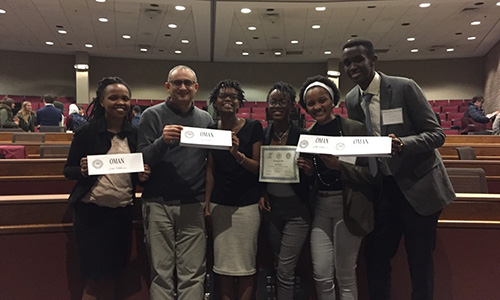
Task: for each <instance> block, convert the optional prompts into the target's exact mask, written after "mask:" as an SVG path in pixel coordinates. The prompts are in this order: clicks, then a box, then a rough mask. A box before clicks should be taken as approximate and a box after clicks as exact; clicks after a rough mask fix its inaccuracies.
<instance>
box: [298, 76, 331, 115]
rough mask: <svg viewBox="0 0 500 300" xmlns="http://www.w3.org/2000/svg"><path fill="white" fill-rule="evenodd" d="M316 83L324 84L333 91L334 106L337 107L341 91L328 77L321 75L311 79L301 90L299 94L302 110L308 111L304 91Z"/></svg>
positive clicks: (308, 79)
mask: <svg viewBox="0 0 500 300" xmlns="http://www.w3.org/2000/svg"><path fill="white" fill-rule="evenodd" d="M316 81H319V82H321V83H324V84H325V85H326V86H328V87H330V88H331V89H332V91H333V99H332V101H333V104H334V106H337V104H338V103H339V100H340V92H339V89H338V88H337V86H336V85H335V83H334V82H333V81H331V80H330V79H328V77H325V76H321V75H316V76H313V77H309V78H307V79H306V81H305V82H304V83H303V84H302V87H301V88H300V92H299V104H300V106H302V108H304V109H305V110H306V111H307V105H306V101H305V99H304V91H305V90H306V88H307V87H308V86H309V85H310V84H311V83H313V82H316Z"/></svg>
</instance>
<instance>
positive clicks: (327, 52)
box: [323, 50, 332, 55]
mask: <svg viewBox="0 0 500 300" xmlns="http://www.w3.org/2000/svg"><path fill="white" fill-rule="evenodd" d="M323 53H325V54H326V55H330V54H332V51H330V50H326V51H325V52H323Z"/></svg>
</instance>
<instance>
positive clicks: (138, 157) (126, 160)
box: [87, 153, 144, 175]
mask: <svg viewBox="0 0 500 300" xmlns="http://www.w3.org/2000/svg"><path fill="white" fill-rule="evenodd" d="M87 163H88V168H89V175H104V174H121V173H137V172H144V162H143V160H142V153H124V154H106V155H89V156H87Z"/></svg>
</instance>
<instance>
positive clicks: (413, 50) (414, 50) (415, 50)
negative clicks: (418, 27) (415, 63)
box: [410, 49, 418, 53]
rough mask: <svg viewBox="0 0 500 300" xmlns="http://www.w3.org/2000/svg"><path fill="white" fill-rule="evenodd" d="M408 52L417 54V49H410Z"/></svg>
mask: <svg viewBox="0 0 500 300" xmlns="http://www.w3.org/2000/svg"><path fill="white" fill-rule="evenodd" d="M410 51H411V52H413V53H417V52H418V49H411V50H410Z"/></svg>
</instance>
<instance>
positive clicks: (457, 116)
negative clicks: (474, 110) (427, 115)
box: [446, 112, 464, 121]
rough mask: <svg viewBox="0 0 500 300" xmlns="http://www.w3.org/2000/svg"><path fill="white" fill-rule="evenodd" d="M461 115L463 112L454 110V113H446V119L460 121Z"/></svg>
mask: <svg viewBox="0 0 500 300" xmlns="http://www.w3.org/2000/svg"><path fill="white" fill-rule="evenodd" d="M463 116H464V114H463V113H459V112H456V113H446V120H448V121H453V120H457V121H460V120H461V119H462V118H463Z"/></svg>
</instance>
